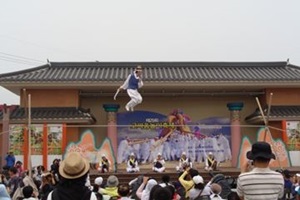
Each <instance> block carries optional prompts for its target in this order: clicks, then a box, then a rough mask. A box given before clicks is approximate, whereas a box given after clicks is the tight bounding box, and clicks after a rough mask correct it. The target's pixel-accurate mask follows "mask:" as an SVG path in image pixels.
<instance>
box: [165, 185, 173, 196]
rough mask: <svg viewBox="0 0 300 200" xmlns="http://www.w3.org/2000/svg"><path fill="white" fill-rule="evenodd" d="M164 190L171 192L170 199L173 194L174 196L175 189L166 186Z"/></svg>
mask: <svg viewBox="0 0 300 200" xmlns="http://www.w3.org/2000/svg"><path fill="white" fill-rule="evenodd" d="M165 188H166V189H167V190H169V191H170V192H171V195H172V197H173V196H174V194H175V187H174V186H172V185H168V186H166V187H165Z"/></svg>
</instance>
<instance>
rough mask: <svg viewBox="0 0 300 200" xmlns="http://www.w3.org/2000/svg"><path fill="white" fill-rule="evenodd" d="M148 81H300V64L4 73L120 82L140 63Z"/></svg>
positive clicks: (10, 77)
mask: <svg viewBox="0 0 300 200" xmlns="http://www.w3.org/2000/svg"><path fill="white" fill-rule="evenodd" d="M138 64H142V65H143V67H144V74H143V76H144V80H146V81H148V82H158V81H162V82H180V81H185V82H187V81H189V82H224V81H225V82H237V81H248V82H259V81H300V68H299V67H297V66H294V65H289V64H288V65H287V63H286V62H51V63H50V64H49V65H48V64H47V65H43V66H40V67H35V68H31V69H27V70H23V71H17V72H13V73H7V74H1V75H0V84H1V83H7V82H19V83H20V82H43V83H44V82H52V81H55V82H116V81H123V80H124V79H125V78H126V77H127V75H128V74H129V73H130V72H131V71H132V70H133V69H134V68H135V66H136V65H138Z"/></svg>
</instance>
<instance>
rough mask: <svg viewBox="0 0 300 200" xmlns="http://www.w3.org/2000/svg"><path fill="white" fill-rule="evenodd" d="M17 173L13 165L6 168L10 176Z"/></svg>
mask: <svg viewBox="0 0 300 200" xmlns="http://www.w3.org/2000/svg"><path fill="white" fill-rule="evenodd" d="M17 173H18V170H17V168H15V167H11V168H9V170H8V174H9V176H10V177H11V176H14V175H16V174H17Z"/></svg>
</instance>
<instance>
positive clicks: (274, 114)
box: [245, 105, 300, 124]
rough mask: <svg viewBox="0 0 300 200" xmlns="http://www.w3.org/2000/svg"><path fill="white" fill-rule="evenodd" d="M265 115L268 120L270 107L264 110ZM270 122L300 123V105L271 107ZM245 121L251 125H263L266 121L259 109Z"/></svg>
mask: <svg viewBox="0 0 300 200" xmlns="http://www.w3.org/2000/svg"><path fill="white" fill-rule="evenodd" d="M263 112H264V115H265V117H266V118H267V117H268V116H267V113H268V106H265V107H264V109H263ZM268 120H269V121H282V120H289V121H294V120H296V121H299V120H300V105H294V106H271V109H270V113H269V118H268ZM245 121H246V122H247V123H250V124H263V123H264V120H263V117H262V115H261V112H260V110H259V109H258V108H257V109H256V110H255V111H254V112H253V113H252V114H250V115H249V116H247V117H246V118H245Z"/></svg>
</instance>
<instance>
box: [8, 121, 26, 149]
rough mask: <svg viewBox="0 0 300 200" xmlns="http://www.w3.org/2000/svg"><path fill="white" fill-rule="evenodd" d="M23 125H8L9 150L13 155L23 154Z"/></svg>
mask: <svg viewBox="0 0 300 200" xmlns="http://www.w3.org/2000/svg"><path fill="white" fill-rule="evenodd" d="M24 128H25V127H24V126H23V125H10V126H9V151H12V152H14V154H15V155H23V153H24V148H23V146H24Z"/></svg>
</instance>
